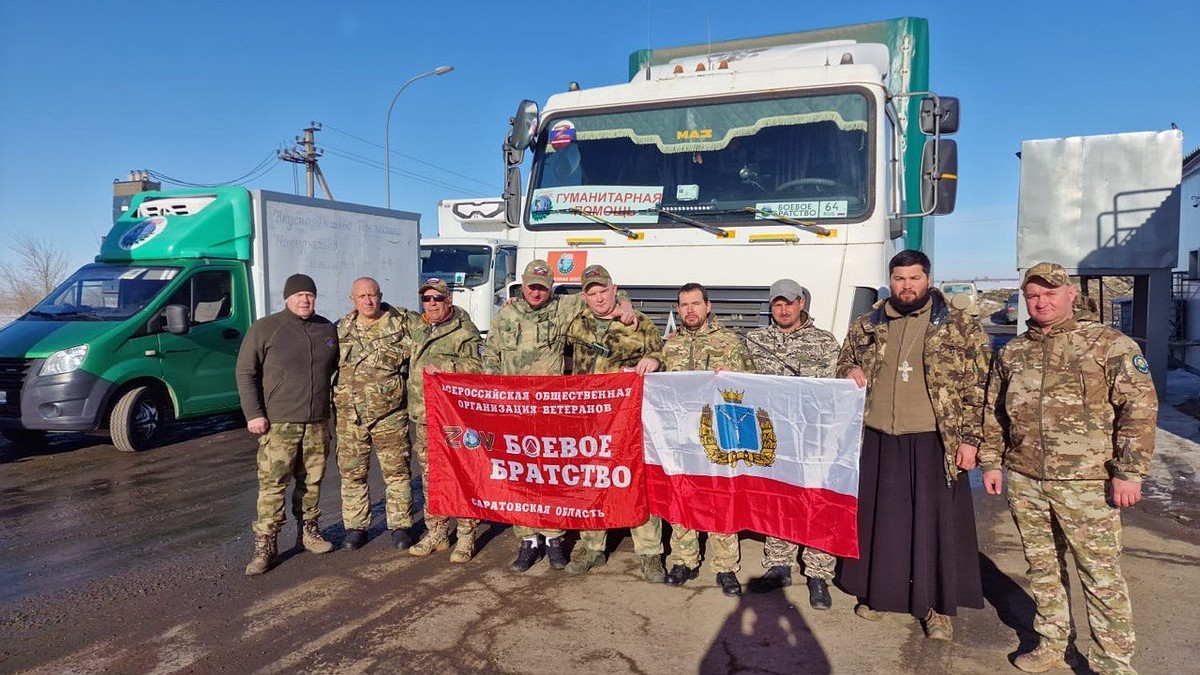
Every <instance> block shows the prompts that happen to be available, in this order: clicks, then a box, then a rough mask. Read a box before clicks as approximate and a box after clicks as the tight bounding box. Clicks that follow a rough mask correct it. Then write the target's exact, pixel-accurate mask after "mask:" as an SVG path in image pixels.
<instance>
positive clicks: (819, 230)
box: [742, 206, 830, 237]
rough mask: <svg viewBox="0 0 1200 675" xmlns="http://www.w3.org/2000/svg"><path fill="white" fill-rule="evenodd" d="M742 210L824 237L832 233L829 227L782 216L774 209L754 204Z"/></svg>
mask: <svg viewBox="0 0 1200 675" xmlns="http://www.w3.org/2000/svg"><path fill="white" fill-rule="evenodd" d="M742 210H743V211H749V212H750V213H753V214H754V215H756V216H761V217H763V218H766V219H767V220H774V221H775V222H777V223H783V224H785V225H791V226H792V227H794V228H797V229H800V230H804V231H805V232H812V233H813V234H819V235H821V236H822V237H828V236H829V235H830V232H829V228H826V227H821V226H820V225H817V224H816V223H809V222H805V221H803V220H796V219H795V218H788V217H787V216H781V215H779V214H777V213H775V212H774V211H770V210H764V209H758V208H755V207H753V206H747V207H744V208H743V209H742Z"/></svg>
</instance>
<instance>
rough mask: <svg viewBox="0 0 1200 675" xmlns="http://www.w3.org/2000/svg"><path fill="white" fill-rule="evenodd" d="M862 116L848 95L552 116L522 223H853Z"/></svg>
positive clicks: (865, 193) (866, 160)
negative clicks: (706, 219) (766, 216)
mask: <svg viewBox="0 0 1200 675" xmlns="http://www.w3.org/2000/svg"><path fill="white" fill-rule="evenodd" d="M871 115H872V105H871V102H870V101H869V99H868V98H867V96H866V95H865V94H862V93H858V92H853V93H836V94H823V95H814V96H802V97H791V98H777V99H762V100H752V101H735V102H726V103H710V104H704V105H681V106H676V107H671V108H657V109H642V110H628V111H621V112H613V113H599V114H582V115H580V114H571V115H569V116H564V117H558V118H551V119H549V120H547V121H546V123H545V125H544V126H543V128H544V129H545V131H544V132H543V133H542V135H541V137H540V138H539V140H538V143H537V144H536V146H535V156H534V169H533V183H532V189H531V191H530V199H529V213H528V215H527V222H528V225H529V227H531V228H538V227H542V226H548V225H566V224H574V223H589V222H593V221H592V219H589V218H587V217H586V216H584V215H583V214H585V213H586V214H591V215H594V216H600V217H602V218H605V219H606V220H609V221H612V222H619V223H621V224H632V223H638V224H643V223H650V224H653V223H660V222H661V223H664V224H666V223H673V224H674V221H672V220H670V219H668V218H663V217H661V216H660V214H659V211H658V210H659V209H663V210H670V211H673V212H675V213H680V214H686V215H688V216H691V217H703V216H712V217H718V218H720V217H729V218H738V219H742V220H745V219H747V218H751V216H749V215H748V214H747V213H746V212H745V211H744V209H745V208H747V207H753V208H755V209H758V210H759V211H770V212H774V213H777V214H780V215H787V216H789V217H798V218H806V219H813V220H818V219H821V220H833V221H837V220H849V219H854V218H861V217H864V216H865V215H866V214H867V213H868V210H869V208H870V204H871V200H870V186H871V180H870V166H871V161H870V157H871V144H872V137H871V133H870V128H871V125H870V119H871ZM676 225H677V224H676ZM597 226H598V225H597Z"/></svg>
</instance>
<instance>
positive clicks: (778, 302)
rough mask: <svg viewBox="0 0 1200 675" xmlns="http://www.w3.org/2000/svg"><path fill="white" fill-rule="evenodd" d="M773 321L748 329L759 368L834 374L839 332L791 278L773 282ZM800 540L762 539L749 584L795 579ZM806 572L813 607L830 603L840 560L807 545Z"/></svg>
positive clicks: (762, 589)
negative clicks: (818, 321)
mask: <svg viewBox="0 0 1200 675" xmlns="http://www.w3.org/2000/svg"><path fill="white" fill-rule="evenodd" d="M768 296H769V301H770V303H771V319H772V324H771V325H769V326H765V327H763V328H758V329H755V330H753V331H750V333H749V334H747V335H746V347H747V348H748V349H749V350H750V356H751V358H752V359H754V366H755V368H756V371H755V372H758V373H761V374H763V375H782V376H785V377H789V376H790V377H833V376H834V374H835V371H836V366H837V358H838V347H839V345H838V342H837V338H835V337H834V336H833V333H830V332H829V331H826V330H821V329H820V328H817V327H816V325H815V324H814V323H813V320H812V317H811V316H810V315H809V314H808V312H807V311H805V309H806V308H807V306H808V292H807V290H806V289H805V288H804V287H803V286H801V285H800V284H799V283H797V282H796V281H794V280H792V279H780V280H779V281H776V282H775V283H773V284H771V290H770V292H769V294H768ZM799 548H800V547H799V546H798V545H797V544H794V543H792V542H789V541H784V540H783V539H778V538H776V537H767V538H766V541H765V542H764V543H763V560H762V566H763V567H765V568H766V570H767V572H766V574H764V575H763V576H761V577H759V578H757V579H753V580H751V582H750V590H752V591H755V592H756V593H766V592H770V591H773V590H776V589H779V588H783V587H785V586H790V585H791V584H792V566H793V565H795V564H796V553H797V552H798V551H799ZM801 558H802V559H803V561H804V574H805V576H807V577H808V602H809V605H811V606H812V608H813V609H829V608H830V607H831V606H832V605H833V598H832V597H830V595H829V582H831V581H833V573H834V569H835V567H836V566H837V560H836V559H835V558H834V557H833V556H831V555H829V554H828V553H826V552H824V551H820V550H817V549H815V548H813V547H811V546H805V547H804V552H803V553H802V554H801Z"/></svg>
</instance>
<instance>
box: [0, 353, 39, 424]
mask: <svg viewBox="0 0 1200 675" xmlns="http://www.w3.org/2000/svg"><path fill="white" fill-rule="evenodd" d="M32 362H33V359H13V358H0V391H4V392H5V398H6V400H5V402H4V403H2V404H0V417H8V418H19V417H20V416H21V385H22V384H24V382H25V374H26V373H27V372H29V365H30V364H31V363H32Z"/></svg>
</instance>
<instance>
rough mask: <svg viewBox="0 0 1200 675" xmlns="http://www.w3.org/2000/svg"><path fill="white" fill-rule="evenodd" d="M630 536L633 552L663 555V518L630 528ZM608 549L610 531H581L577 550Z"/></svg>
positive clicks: (651, 519)
mask: <svg viewBox="0 0 1200 675" xmlns="http://www.w3.org/2000/svg"><path fill="white" fill-rule="evenodd" d="M629 536H630V537H631V538H632V539H633V551H634V553H637V554H638V555H662V552H663V543H662V518H659V517H658V516H650V518H649V520H647V521H646V522H644V523H642V524H641V525H638V526H637V527H631V528H629ZM607 548H608V530H580V531H579V545H578V546H576V547H575V549H574V550H572V551H571V553H572V557H574V553H575V550H578V551H580V552H582V551H604V550H606V549H607Z"/></svg>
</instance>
